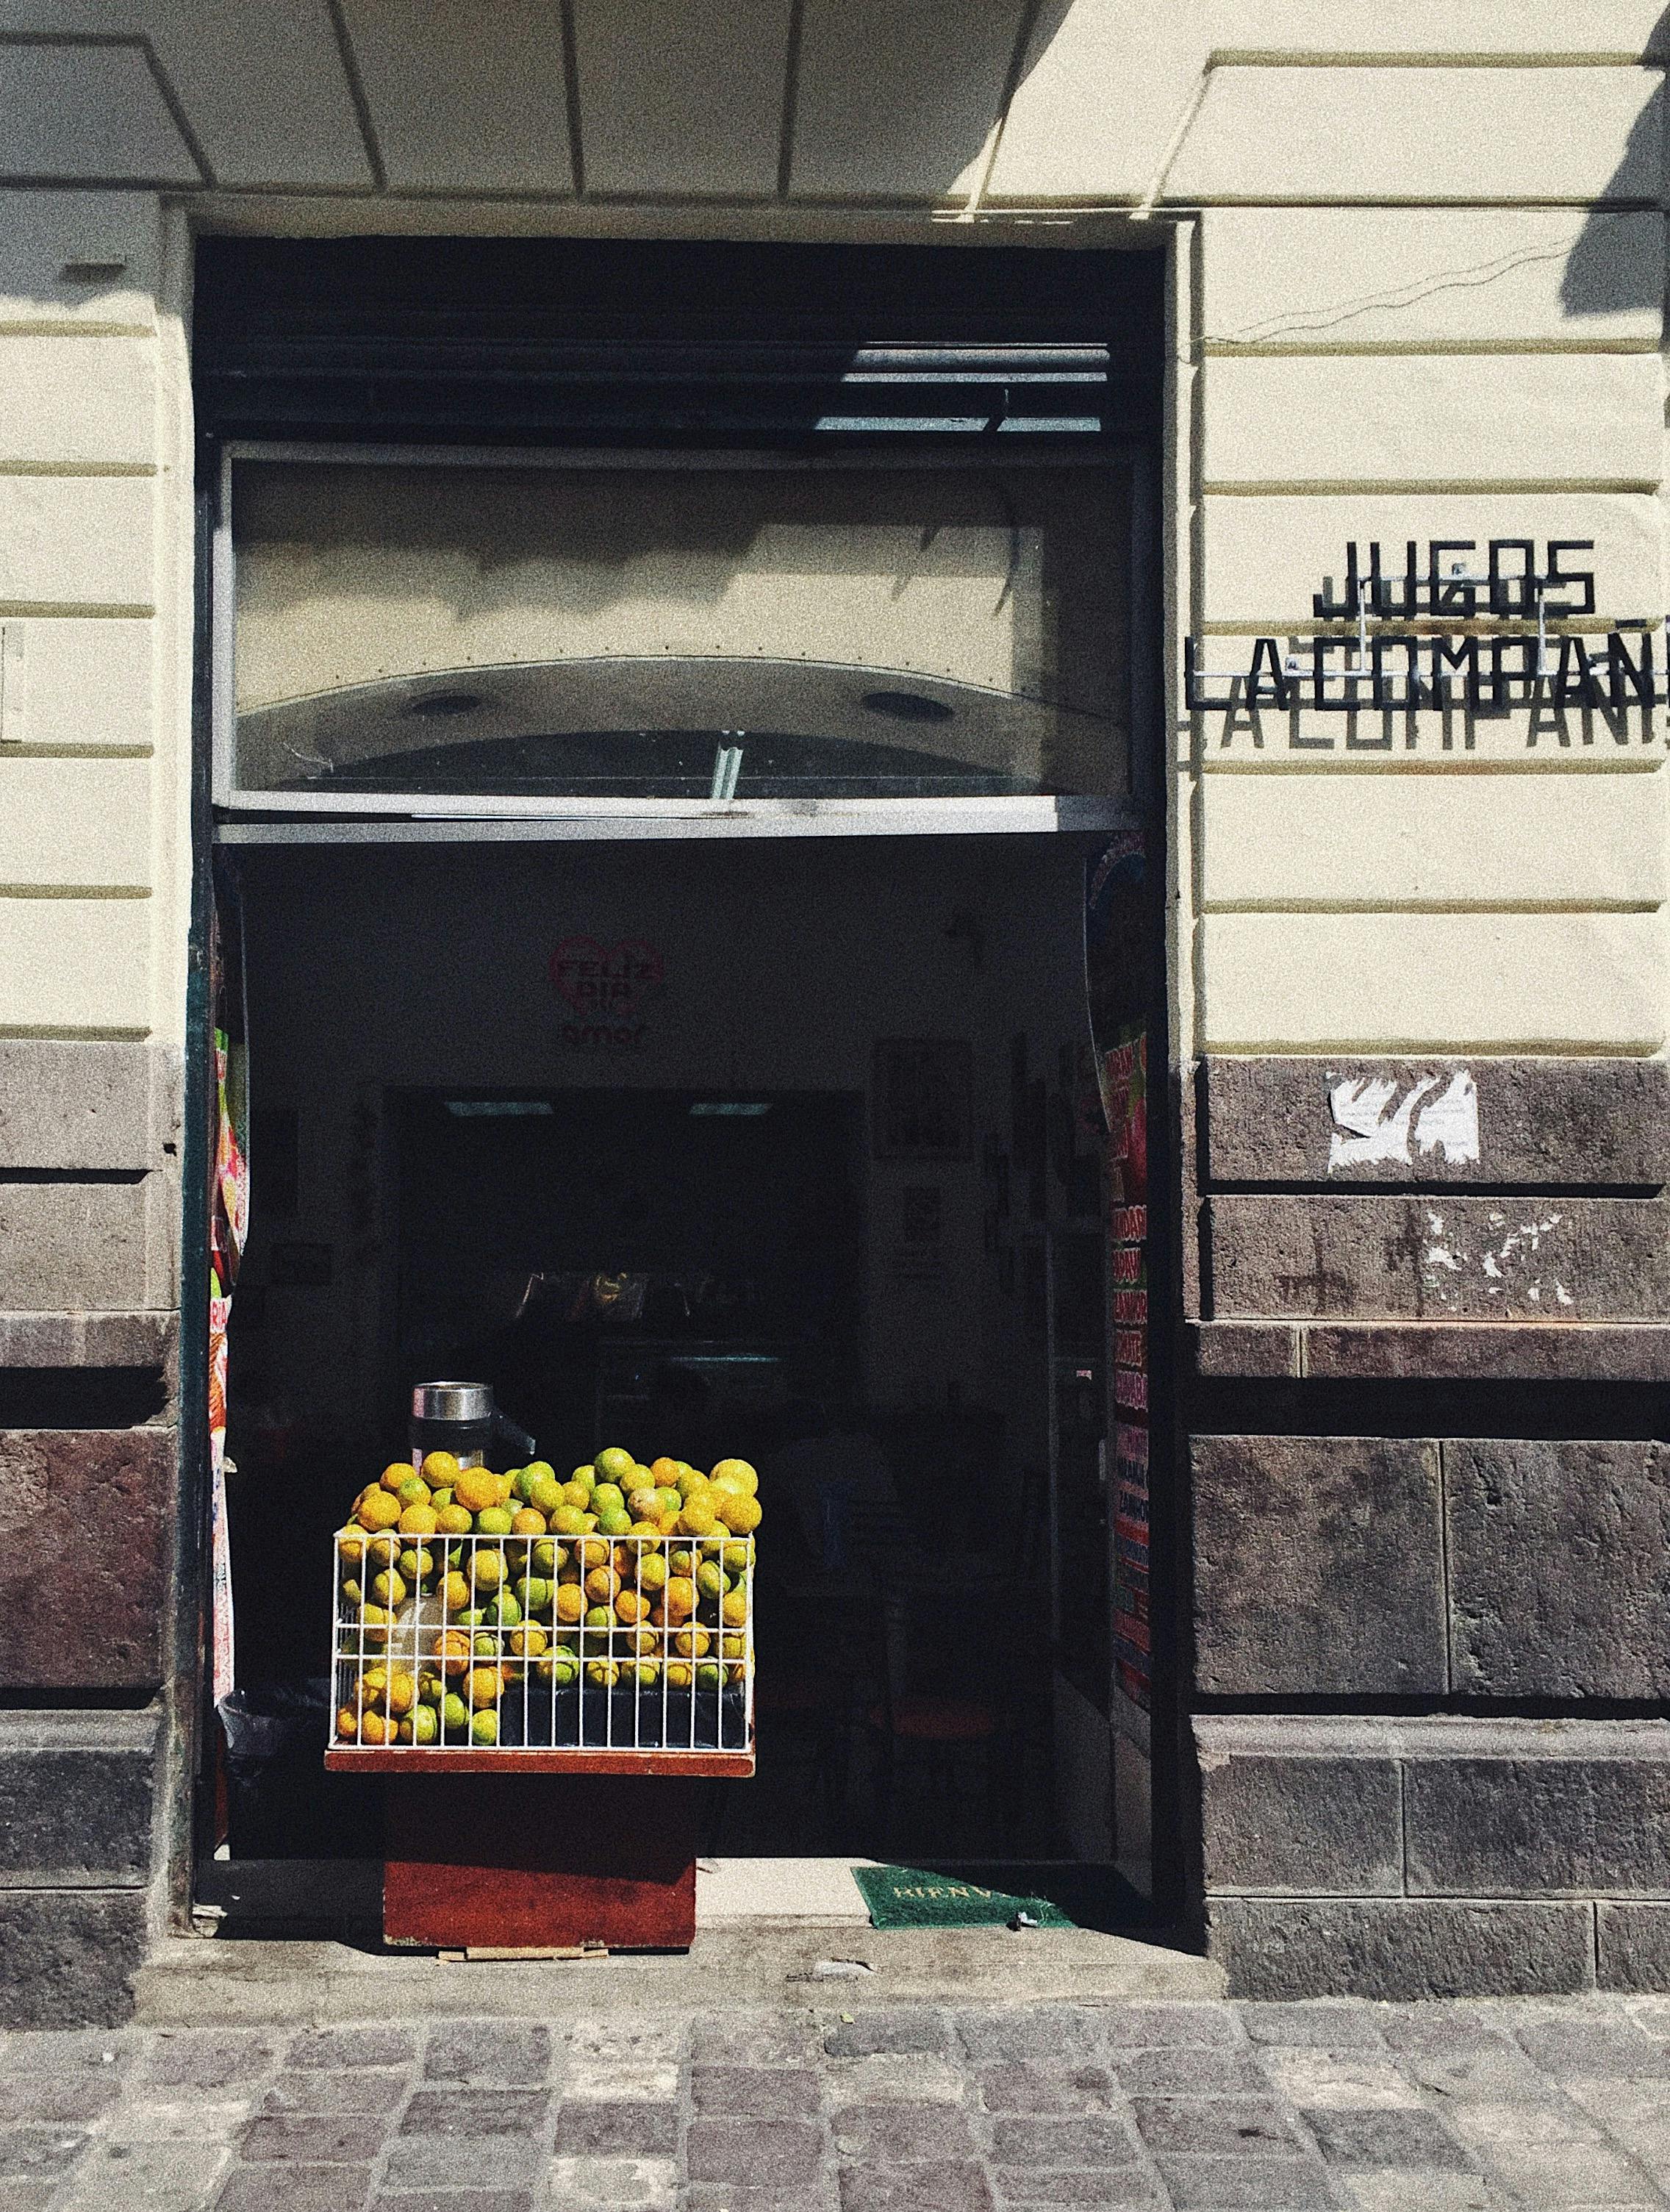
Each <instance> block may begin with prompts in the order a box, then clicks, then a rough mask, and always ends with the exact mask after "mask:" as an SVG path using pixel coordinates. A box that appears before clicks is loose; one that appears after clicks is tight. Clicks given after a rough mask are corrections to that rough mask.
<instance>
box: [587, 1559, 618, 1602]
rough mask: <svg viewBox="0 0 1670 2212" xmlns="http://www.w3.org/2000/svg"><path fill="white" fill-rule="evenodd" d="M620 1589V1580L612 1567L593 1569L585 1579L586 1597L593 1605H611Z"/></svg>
mask: <svg viewBox="0 0 1670 2212" xmlns="http://www.w3.org/2000/svg"><path fill="white" fill-rule="evenodd" d="M620 1588H621V1578H620V1577H619V1576H618V1575H617V1574H616V1572H615V1570H614V1569H613V1567H593V1568H592V1571H591V1573H590V1574H589V1575H587V1576H586V1596H587V1597H589V1598H590V1599H591V1601H592V1604H593V1605H612V1604H613V1603H614V1601H615V1599H616V1597H617V1596H618V1595H620Z"/></svg>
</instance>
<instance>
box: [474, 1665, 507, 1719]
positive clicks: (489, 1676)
mask: <svg viewBox="0 0 1670 2212" xmlns="http://www.w3.org/2000/svg"><path fill="white" fill-rule="evenodd" d="M504 1686H505V1680H504V1676H503V1675H502V1674H501V1673H500V1672H499V1670H498V1668H496V1667H472V1668H471V1669H470V1672H469V1674H468V1675H467V1676H466V1677H465V1685H464V1694H465V1697H466V1698H467V1699H469V1701H470V1703H471V1705H473V1706H475V1707H476V1709H477V1711H480V1710H481V1708H482V1707H483V1705H497V1704H498V1702H499V1699H501V1697H502V1696H503V1694H504Z"/></svg>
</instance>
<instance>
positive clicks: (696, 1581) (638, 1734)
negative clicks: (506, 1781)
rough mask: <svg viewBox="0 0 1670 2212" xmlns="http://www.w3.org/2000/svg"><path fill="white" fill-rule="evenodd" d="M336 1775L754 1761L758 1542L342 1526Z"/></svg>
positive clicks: (336, 1594) (336, 1575) (336, 1616)
mask: <svg viewBox="0 0 1670 2212" xmlns="http://www.w3.org/2000/svg"><path fill="white" fill-rule="evenodd" d="M332 1569H333V1572H332V1577H331V1603H332V1617H333V1620H334V1632H333V1653H334V1656H333V1662H332V1665H333V1690H334V1701H335V1717H334V1721H333V1723H332V1729H331V1765H348V1764H349V1763H354V1762H358V1761H366V1763H369V1762H368V1761H367V1754H368V1753H374V1754H377V1756H376V1759H375V1763H376V1764H377V1765H379V1766H393V1765H396V1764H401V1765H404V1762H405V1761H406V1760H407V1759H410V1761H411V1763H412V1764H413V1765H415V1766H421V1765H423V1764H424V1762H425V1761H426V1760H430V1759H435V1758H436V1757H437V1755H440V1754H447V1756H446V1765H448V1766H452V1765H454V1764H456V1763H458V1759H457V1755H458V1754H464V1755H465V1758H466V1759H469V1758H473V1759H477V1760H479V1762H480V1763H481V1764H482V1765H483V1766H486V1765H489V1764H492V1765H497V1764H498V1763H499V1761H500V1759H501V1757H504V1758H506V1759H508V1758H509V1757H510V1756H513V1755H523V1754H525V1755H528V1756H529V1757H533V1756H536V1755H537V1754H540V1753H547V1754H550V1753H564V1752H567V1753H575V1754H583V1753H624V1754H633V1753H643V1754H645V1755H646V1756H648V1755H650V1754H654V1755H655V1756H656V1757H657V1758H658V1759H660V1758H666V1757H671V1759H677V1758H679V1757H681V1756H683V1757H689V1758H692V1759H695V1758H701V1757H712V1756H713V1755H714V1754H732V1755H740V1754H751V1752H752V1748H753V1739H754V1540H753V1538H752V1537H751V1536H705V1537H689V1536H677V1535H674V1536H650V1535H636V1536H617V1537H613V1538H610V1537H607V1536H600V1535H585V1536H575V1537H562V1536H516V1535H508V1536H497V1535H485V1534H479V1535H478V1534H472V1535H466V1536H449V1535H442V1534H436V1535H433V1536H425V1537H421V1538H417V1537H409V1536H403V1535H401V1534H398V1531H390V1532H388V1533H386V1534H367V1533H366V1532H364V1531H362V1530H360V1529H357V1528H355V1529H343V1530H340V1531H338V1533H337V1536H336V1539H335V1542H334V1547H333V1559H332Z"/></svg>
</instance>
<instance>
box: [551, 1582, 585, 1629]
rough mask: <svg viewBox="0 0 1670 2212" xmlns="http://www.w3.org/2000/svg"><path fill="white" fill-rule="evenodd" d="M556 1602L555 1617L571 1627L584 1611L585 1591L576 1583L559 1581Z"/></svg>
mask: <svg viewBox="0 0 1670 2212" xmlns="http://www.w3.org/2000/svg"><path fill="white" fill-rule="evenodd" d="M585 1611H586V1593H585V1591H584V1590H583V1589H581V1588H580V1584H579V1583H558V1585H557V1590H556V1617H557V1619H558V1620H560V1621H562V1622H563V1623H564V1625H565V1626H568V1627H570V1628H572V1627H573V1626H574V1624H575V1623H576V1622H577V1621H578V1620H580V1618H581V1616H582V1615H583V1614H584V1613H585Z"/></svg>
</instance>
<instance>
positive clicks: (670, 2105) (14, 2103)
mask: <svg viewBox="0 0 1670 2212" xmlns="http://www.w3.org/2000/svg"><path fill="white" fill-rule="evenodd" d="M1667 2202H1670V1998H1650V1997H1640V1998H1632V1999H1617V2000H1612V1999H1600V2000H1589V2001H1584V2002H1570V2003H1566V2004H1549V2003H1531V2002H1523V2003H1514V2004H1500V2005H1483V2004H1480V2005H1467V2004H1460V2003H1446V2004H1433V2005H1409V2006H1387V2005H1370V2004H1365V2003H1357V2002H1351V2001H1342V2002H1329V2003H1325V2004H1310V2005H1256V2004H1247V2005H1231V2004H1153V2003H1107V2004H1084V2005H1038V2006H1033V2007H1028V2008H1003V2009H1000V2008H993V2007H981V2008H970V2009H969V2010H965V2011H945V2010H939V2009H936V2008H932V2007H930V2006H917V2007H910V2008H899V2009H894V2010H886V2011H879V2010H865V2009H863V2008H860V2006H859V2004H858V2003H857V2002H856V2001H854V2002H853V2007H852V2010H851V2011H850V2013H849V2012H846V2011H841V2010H836V2009H823V2008H819V2009H817V2010H815V2011H812V2010H806V2011H787V2010H776V2011H742V2012H714V2013H710V2014H707V2015H701V2016H698V2017H696V2018H694V2019H692V2018H690V2017H689V2016H688V2015H672V2014H669V2013H645V2014H640V2015H610V2016H609V2017H607V2018H606V2019H601V2020H597V2021H575V2020H571V2019H566V2020H559V2021H552V2022H550V2024H548V2025H541V2024H539V2023H537V2022H531V2021H520V2020H516V2021H512V2020H507V2019H494V2020H448V2021H428V2022H404V2021H391V2022H388V2023H386V2024H379V2025H364V2026H357V2027H322V2028H312V2029H302V2030H300V2031H298V2030H296V2029H294V2028H285V2029H279V2030H274V2031H271V2032H266V2031H263V2030H259V2029H249V2028H236V2029H233V2028H221V2027H216V2028H213V2029H172V2030H161V2029H125V2030H121V2031H111V2032H106V2033H98V2032H96V2031H95V2032H92V2033H64V2034H52V2033H39V2034H35V2033H31V2034H13V2035H9V2036H7V2037H5V2038H4V2039H3V2040H0V2212H26V2208H27V2212H209V2208H211V2207H212V2208H214V2212H364V2209H365V2208H374V2212H582V2208H583V2212H600V2208H604V2207H607V2208H610V2212H614V2208H616V2207H622V2208H624V2207H631V2208H636V2209H637V2212H1010V2209H1011V2208H1015V2212H1023V2208H1041V2207H1048V2206H1097V2205H1149V2206H1153V2207H1156V2208H1161V2207H1166V2206H1172V2207H1175V2208H1177V2212H1196V2208H1203V2209H1204V2208H1214V2207H1220V2206H1222V2207H1228V2206H1260V2207H1266V2208H1272V2212H1309V2208H1311V2207H1314V2206H1335V2207H1340V2208H1344V2212H1354V2209H1358V2208H1360V2212H1461V2209H1462V2208H1468V2212H1472V2208H1491V2212H1496V2209H1497V2208H1508V2207H1515V2206H1555V2205H1562V2206H1576V2205H1582V2206H1585V2207H1588V2208H1590V2212H1596V2208H1600V2207H1605V2206H1612V2207H1616V2206H1622V2205H1645V2204H1650V2205H1663V2204H1665V2203H1667Z"/></svg>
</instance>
